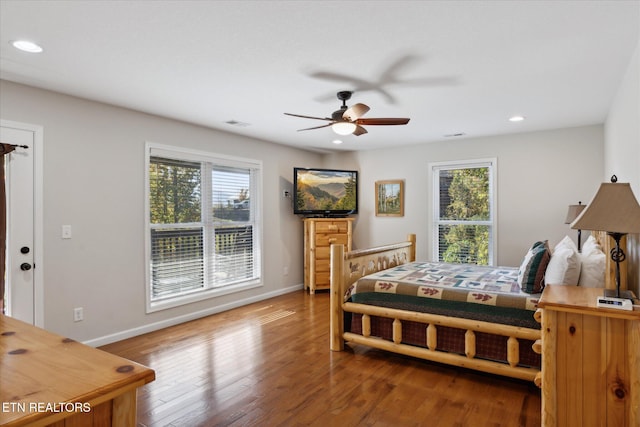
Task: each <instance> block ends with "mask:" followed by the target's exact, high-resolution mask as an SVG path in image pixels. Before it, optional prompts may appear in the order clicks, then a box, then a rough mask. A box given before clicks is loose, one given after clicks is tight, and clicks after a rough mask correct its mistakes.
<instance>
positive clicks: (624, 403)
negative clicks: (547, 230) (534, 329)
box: [538, 285, 640, 427]
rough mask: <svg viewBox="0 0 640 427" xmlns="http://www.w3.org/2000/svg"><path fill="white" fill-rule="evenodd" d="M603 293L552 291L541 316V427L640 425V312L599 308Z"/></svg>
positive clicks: (546, 294)
mask: <svg viewBox="0 0 640 427" xmlns="http://www.w3.org/2000/svg"><path fill="white" fill-rule="evenodd" d="M602 294H603V289H602V288H582V287H577V286H558V285H555V286H554V285H549V286H547V287H546V288H545V290H544V292H543V294H542V298H541V299H540V302H539V304H538V305H539V307H540V309H541V311H542V425H543V426H544V427H553V426H559V427H571V426H577V427H583V426H611V427H613V426H615V427H623V426H627V427H637V426H639V425H640V310H638V307H634V310H633V311H623V310H615V309H604V308H598V307H596V298H597V297H598V296H602Z"/></svg>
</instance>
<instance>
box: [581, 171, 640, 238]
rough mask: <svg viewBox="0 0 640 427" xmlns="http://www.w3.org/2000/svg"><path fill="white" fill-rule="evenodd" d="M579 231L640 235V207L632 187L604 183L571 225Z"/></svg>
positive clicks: (624, 183) (623, 184)
mask: <svg viewBox="0 0 640 427" xmlns="http://www.w3.org/2000/svg"><path fill="white" fill-rule="evenodd" d="M571 228H573V229H578V230H598V231H607V232H610V233H640V205H639V204H638V200H636V198H635V196H634V195H633V191H632V190H631V185H630V184H629V183H626V182H622V183H616V182H612V183H607V182H605V183H602V184H600V188H599V189H598V192H597V193H596V195H595V197H594V198H593V200H592V201H591V203H589V205H588V206H587V208H586V209H585V210H583V211H582V213H581V214H580V216H578V218H576V220H575V221H573V223H571Z"/></svg>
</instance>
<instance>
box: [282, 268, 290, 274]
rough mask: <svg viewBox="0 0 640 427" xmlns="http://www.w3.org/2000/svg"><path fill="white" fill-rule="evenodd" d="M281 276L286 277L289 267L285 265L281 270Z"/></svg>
mask: <svg viewBox="0 0 640 427" xmlns="http://www.w3.org/2000/svg"><path fill="white" fill-rule="evenodd" d="M282 274H283V275H284V276H288V275H289V266H288V265H285V266H284V268H283V269H282Z"/></svg>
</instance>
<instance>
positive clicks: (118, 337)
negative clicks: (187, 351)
mask: <svg viewBox="0 0 640 427" xmlns="http://www.w3.org/2000/svg"><path fill="white" fill-rule="evenodd" d="M302 288H303V286H302V285H296V286H291V287H288V288H284V289H278V290H277V291H273V292H267V293H266V294H261V295H258V296H255V297H251V298H246V299H243V300H239V301H234V302H231V303H229V304H225V305H221V306H217V307H211V308H208V309H206V310H200V311H196V312H193V313H189V314H184V315H182V316H177V317H173V318H171V319H166V320H162V321H160V322H155V323H151V324H148V325H144V326H140V327H137V328H132V329H127V330H126V331H121V332H116V333H115V334H110V335H105V336H102V337H98V338H95V339H92V340H88V341H84V342H83V344H86V345H89V346H91V347H100V346H101V345H107V344H111V343H113V342H116V341H122V340H125V339H127V338H132V337H135V336H138V335H142V334H146V333H149V332H153V331H157V330H159V329H164V328H168V327H169V326H174V325H178V324H180V323H184V322H188V321H190V320H195V319H200V318H201V317H206V316H211V315H212V314H216V313H222V312H223V311H227V310H231V309H232V308H238V307H242V306H245V305H249V304H253V303H254V302H259V301H264V300H266V299H269V298H273V297H277V296H280V295H284V294H288V293H291V292H295V291H299V290H300V289H302Z"/></svg>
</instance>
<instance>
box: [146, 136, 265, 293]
mask: <svg viewBox="0 0 640 427" xmlns="http://www.w3.org/2000/svg"><path fill="white" fill-rule="evenodd" d="M159 151H160V152H161V153H162V156H158V155H153V154H154V151H153V149H150V154H151V155H150V157H149V171H148V186H149V188H148V192H149V203H148V206H149V230H150V232H149V245H148V247H149V252H150V254H149V263H150V266H149V271H150V280H149V285H150V286H149V295H150V301H151V302H154V301H166V300H167V299H175V298H180V297H184V296H187V295H193V294H197V293H199V292H206V291H211V290H215V289H221V288H227V287H233V286H234V285H238V284H243V283H246V282H247V281H256V280H258V279H259V278H260V269H259V265H260V262H259V256H260V250H259V245H258V243H259V242H258V239H257V232H258V226H257V221H256V218H257V207H256V206H255V205H254V204H252V201H253V200H252V196H255V194H256V189H257V188H258V179H259V167H257V166H256V165H254V164H247V165H246V166H243V165H242V162H239V161H238V160H234V161H233V162H225V159H224V158H223V159H221V161H220V163H216V161H215V159H211V158H210V157H203V159H202V160H201V161H200V162H197V161H194V159H195V158H196V157H197V156H195V155H194V154H193V153H188V155H185V156H184V159H181V158H180V153H179V152H177V153H173V154H172V155H171V156H167V150H166V149H164V150H159ZM170 154H171V153H170ZM225 163H231V164H225Z"/></svg>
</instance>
